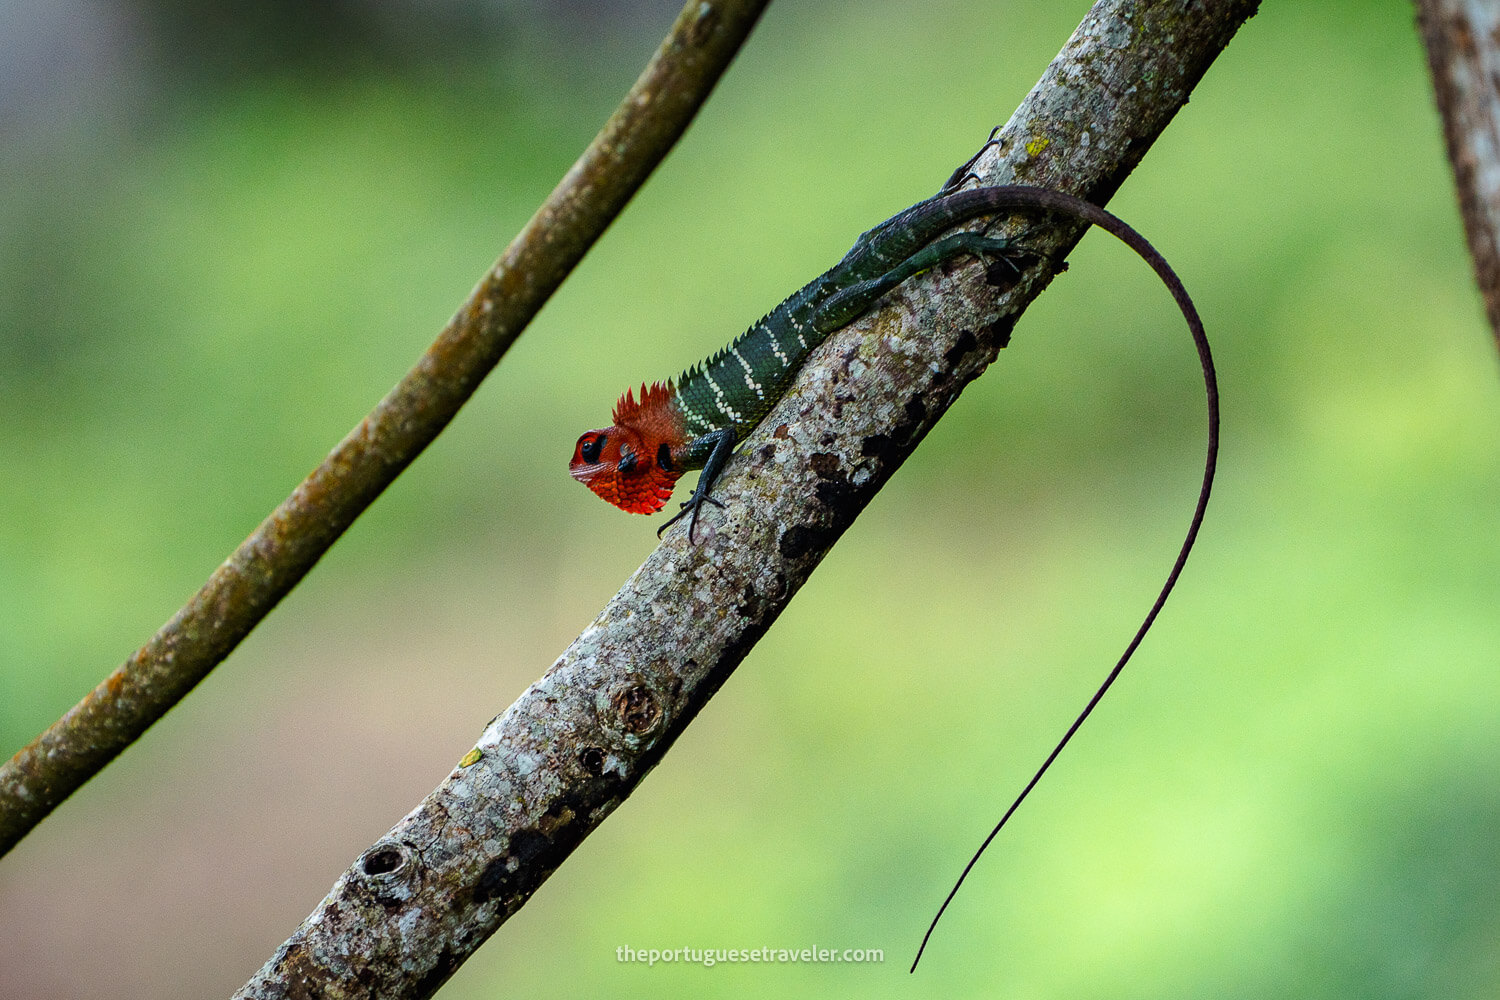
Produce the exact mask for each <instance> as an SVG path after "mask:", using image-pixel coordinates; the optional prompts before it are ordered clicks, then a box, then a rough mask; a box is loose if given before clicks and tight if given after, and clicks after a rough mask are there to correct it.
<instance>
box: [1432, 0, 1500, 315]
mask: <svg viewBox="0 0 1500 1000" xmlns="http://www.w3.org/2000/svg"><path fill="white" fill-rule="evenodd" d="M1417 24H1418V25H1419V27H1420V28H1421V31H1422V41H1423V44H1425V45H1426V47H1427V63H1428V66H1429V67H1430V68H1431V70H1432V85H1433V90H1434V92H1435V94H1436V95H1437V104H1438V110H1439V111H1441V112H1442V115H1443V136H1444V138H1445V139H1446V140H1447V144H1448V162H1449V163H1451V164H1452V166H1453V180H1454V184H1455V185H1456V187H1457V189H1458V205H1459V210H1460V212H1461V213H1462V215H1463V220H1464V232H1465V233H1466V234H1467V235H1468V240H1469V256H1471V257H1472V258H1473V259H1474V275H1475V278H1476V280H1477V281H1478V283H1479V292H1480V294H1481V295H1482V296H1483V297H1484V311H1485V314H1486V316H1488V317H1489V321H1490V329H1491V331H1492V332H1493V333H1494V334H1495V338H1496V343H1497V344H1500V86H1497V81H1500V7H1497V6H1496V5H1495V4H1492V3H1473V2H1465V0H1417Z"/></svg>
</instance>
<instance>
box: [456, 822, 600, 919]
mask: <svg viewBox="0 0 1500 1000" xmlns="http://www.w3.org/2000/svg"><path fill="white" fill-rule="evenodd" d="M580 834H581V831H580ZM572 840H573V838H571V837H570V838H569V841H568V843H562V842H559V841H558V840H554V839H553V838H551V837H548V836H547V835H545V834H543V833H539V832H537V831H536V830H517V831H516V832H515V833H513V834H511V835H510V850H508V851H506V852H505V853H504V854H502V855H500V856H499V857H497V858H495V859H494V860H493V861H491V862H490V863H489V864H487V865H485V866H484V871H483V872H481V873H480V874H479V881H478V882H476V883H475V885H474V902H475V903H476V904H480V905H483V904H484V903H488V902H489V901H490V900H492V899H498V900H500V901H501V902H502V904H503V905H504V906H505V907H506V908H507V909H510V908H511V907H512V906H513V905H518V904H519V903H520V902H521V901H523V900H525V899H526V898H527V897H528V896H530V895H531V894H532V893H533V892H535V891H536V888H537V886H539V885H541V884H542V882H543V881H545V880H546V878H547V876H548V875H551V874H552V872H553V870H554V869H556V868H557V866H558V865H560V864H562V863H563V859H564V858H566V857H567V856H568V849H569V848H570V847H571V846H572ZM512 868H514V869H515V870H514V871H512V870H511V869H512Z"/></svg>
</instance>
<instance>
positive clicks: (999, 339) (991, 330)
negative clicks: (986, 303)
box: [984, 316, 1016, 351]
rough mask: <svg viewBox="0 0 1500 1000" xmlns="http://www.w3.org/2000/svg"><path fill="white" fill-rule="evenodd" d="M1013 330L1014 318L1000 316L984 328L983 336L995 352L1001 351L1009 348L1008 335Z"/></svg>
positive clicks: (1014, 326) (1014, 325)
mask: <svg viewBox="0 0 1500 1000" xmlns="http://www.w3.org/2000/svg"><path fill="white" fill-rule="evenodd" d="M1015 328H1016V318H1015V317H1014V316H1001V317H1000V318H999V319H997V320H995V322H993V323H991V324H990V325H989V326H988V327H986V328H985V331H984V335H985V336H986V337H987V338H989V340H990V341H991V342H992V343H993V344H994V345H995V349H996V350H999V351H1003V350H1005V349H1006V348H1007V347H1009V346H1010V335H1011V332H1012V331H1013V330H1015Z"/></svg>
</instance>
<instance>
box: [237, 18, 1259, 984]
mask: <svg viewBox="0 0 1500 1000" xmlns="http://www.w3.org/2000/svg"><path fill="white" fill-rule="evenodd" d="M1256 6H1257V3H1256V0H1167V2H1160V3H1152V4H1141V3H1138V2H1137V0H1102V2H1100V3H1098V4H1097V5H1096V6H1095V7H1094V9H1093V11H1092V12H1090V14H1089V16H1088V17H1087V18H1086V19H1085V21H1084V22H1083V24H1082V25H1081V26H1080V27H1079V29H1078V31H1077V32H1076V33H1075V34H1074V36H1073V37H1072V39H1070V40H1069V42H1068V44H1067V46H1066V47H1065V48H1064V49H1063V51H1062V53H1061V54H1060V55H1059V56H1058V57H1057V59H1055V60H1054V61H1053V63H1052V65H1051V66H1049V67H1048V69H1047V72H1046V74H1045V75H1044V76H1043V78H1042V80H1041V82H1040V83H1039V84H1038V85H1037V87H1036V89H1034V90H1033V91H1032V93H1031V94H1030V95H1029V96H1028V97H1027V98H1026V100H1025V102H1024V103H1023V104H1022V105H1021V108H1020V109H1019V110H1018V111H1017V112H1016V114H1015V115H1014V116H1013V117H1012V118H1011V120H1010V122H1009V123H1008V124H1007V125H1006V126H1005V127H1004V128H1003V129H1002V130H1001V131H1000V132H999V134H998V135H997V137H996V140H995V142H994V144H993V145H992V146H991V147H989V148H988V149H987V150H986V152H985V155H984V156H982V157H981V158H979V160H978V161H977V162H976V163H975V164H974V165H973V170H974V172H975V173H976V175H977V176H978V178H979V179H980V181H981V182H982V183H985V184H998V183H1008V182H1017V181H1019V182H1022V183H1028V184H1036V185H1042V186H1051V187H1058V188H1062V189H1064V190H1067V191H1070V192H1072V193H1075V194H1080V195H1083V196H1085V197H1089V198H1091V199H1094V200H1097V201H1104V200H1107V198H1108V195H1109V194H1110V193H1111V192H1113V191H1114V190H1115V189H1116V188H1117V187H1118V186H1119V184H1120V183H1121V182H1122V181H1123V180H1124V178H1125V176H1126V175H1127V174H1128V173H1129V172H1130V170H1131V168H1132V167H1134V165H1135V164H1136V163H1137V162H1138V161H1139V160H1140V158H1141V156H1142V155H1143V154H1144V152H1145V150H1146V149H1147V148H1149V147H1150V145H1151V144H1152V143H1153V142H1154V141H1155V139H1156V138H1157V136H1158V135H1159V134H1160V133H1161V131H1162V130H1163V129H1164V128H1165V127H1166V125H1167V123H1168V122H1169V121H1170V120H1171V119H1172V116H1173V115H1174V114H1176V112H1177V110H1178V109H1179V108H1180V107H1182V105H1183V104H1185V103H1186V101H1187V98H1188V94H1189V93H1190V92H1191V90H1192V89H1193V87H1194V85H1195V84H1196V83H1197V82H1198V80H1199V79H1200V78H1201V77H1202V75H1203V73H1204V72H1206V71H1207V69H1208V66H1209V64H1210V63H1211V62H1212V61H1213V59H1214V58H1215V56H1217V55H1218V53H1219V52H1220V50H1221V49H1222V48H1223V47H1224V46H1225V45H1227V44H1228V42H1229V40H1230V38H1231V37H1232V36H1233V35H1234V33H1235V31H1236V30H1237V29H1238V27H1239V25H1240V24H1241V23H1242V22H1243V21H1244V20H1245V19H1246V18H1248V17H1249V16H1250V15H1251V14H1253V13H1254V11H1255V8H1256ZM1030 233H1031V235H1030V236H1029V237H1028V244H1029V248H1031V249H1035V250H1036V251H1038V252H1039V253H1041V254H1043V255H1044V256H1043V258H1042V261H1041V262H1040V263H1039V264H1038V265H1036V266H1035V267H1033V268H1032V269H1030V270H1029V271H1028V272H1026V273H1025V274H1024V275H1023V276H1022V278H1021V281H1020V283H1019V284H1017V285H1016V286H1015V287H1014V288H1012V289H1011V290H1010V291H1009V292H1007V293H1006V294H1005V295H1004V296H1001V297H997V295H996V291H995V289H994V288H992V287H991V286H989V285H988V284H987V281H986V270H987V269H986V268H985V267H983V266H982V265H980V264H978V263H974V262H969V263H965V264H964V265H963V266H958V267H952V268H944V269H942V271H943V273H929V275H928V276H926V277H925V278H923V279H918V280H914V281H912V282H909V283H908V284H907V285H905V286H902V288H900V289H898V291H897V292H896V293H894V294H893V295H892V296H891V297H890V299H889V300H888V301H889V305H888V306H887V307H886V308H885V309H883V310H882V311H880V312H879V313H877V314H871V315H869V316H866V317H865V318H863V319H861V320H859V321H858V322H856V323H855V324H854V325H852V326H850V327H848V328H846V329H844V330H842V331H840V332H839V333H836V334H835V335H834V336H833V337H832V338H830V339H829V341H828V342H827V343H826V344H825V345H824V346H823V347H822V348H821V349H820V350H819V351H818V352H816V353H815V354H814V356H813V358H812V359H811V360H810V361H809V362H808V364H807V365H806V366H805V367H804V369H803V371H802V372H801V374H800V375H799V376H798V380H797V382H796V384H795V385H794V387H793V388H792V390H791V391H790V392H789V393H788V394H787V396H786V397H785V398H784V399H782V400H781V402H780V403H779V404H778V405H777V406H776V408H775V409H774V410H772V411H771V414H770V415H769V416H768V417H767V418H766V419H765V420H764V421H763V422H762V423H761V425H760V427H759V428H758V429H757V430H756V431H755V432H754V433H753V434H751V436H750V437H749V438H747V439H746V441H745V442H744V444H743V445H742V447H741V455H740V457H739V458H738V459H737V460H735V461H734V462H732V463H731V465H730V467H729V469H728V470H727V471H726V473H725V475H724V476H723V477H722V478H721V479H720V480H719V481H718V484H717V485H716V487H715V490H714V492H715V495H716V496H717V497H719V498H720V499H722V500H724V501H725V503H726V507H727V509H726V510H725V511H724V512H720V511H717V510H713V511H710V512H709V513H708V514H706V515H705V517H704V519H703V520H702V521H700V523H699V526H698V531H697V540H698V544H697V545H691V544H689V543H688V541H687V531H686V529H685V528H682V527H679V528H677V529H674V531H673V532H672V533H671V534H669V535H668V537H667V540H666V542H665V543H663V544H662V545H661V546H660V547H659V548H658V549H657V550H656V551H655V552H653V553H652V554H651V556H650V557H649V558H647V560H646V562H645V563H644V564H643V565H642V566H641V567H640V569H638V570H637V571H636V573H635V574H634V575H633V576H632V577H631V578H630V579H629V580H628V581H626V583H625V586H624V587H623V588H622V589H621V590H620V592H619V593H618V594H616V595H615V597H614V598H613V599H612V600H611V601H610V602H609V604H608V605H607V606H606V607H605V609H604V611H603V612H602V613H601V614H600V615H599V617H598V618H597V619H595V621H594V622H593V623H592V624H591V625H590V626H589V627H588V628H587V629H585V630H584V632H583V634H582V635H580V636H579V637H578V639H577V640H576V641H575V642H574V643H573V644H572V645H571V646H570V647H569V648H568V650H567V651H566V652H565V653H564V654H563V655H562V656H561V657H560V658H559V659H558V660H557V662H555V663H554V664H553V665H552V666H551V668H549V669H548V670H547V672H546V673H545V674H544V675H543V676H542V678H541V679H540V680H539V681H537V682H536V683H535V684H533V685H532V686H531V687H530V688H528V689H527V691H526V692H525V693H523V694H522V695H521V697H520V698H519V699H518V700H517V701H516V702H515V704H513V705H512V706H511V707H510V708H509V709H508V710H507V711H506V712H505V714H504V715H502V716H500V717H499V718H497V719H495V720H493V721H492V722H491V723H490V724H489V726H488V727H486V729H485V731H484V733H483V734H482V735H481V736H480V738H479V741H478V743H477V744H476V746H475V747H474V749H473V750H472V751H470V753H469V754H468V755H466V756H465V757H464V759H463V761H461V762H460V763H459V765H458V767H457V768H455V769H454V771H453V772H452V773H451V774H449V775H448V777H447V778H446V779H445V780H444V781H443V783H442V784H441V785H439V786H438V787H437V788H436V789H435V790H434V791H433V792H432V793H431V794H430V795H428V796H427V798H426V799H424V800H423V801H422V802H421V803H420V804H419V805H418V806H417V807H416V808H415V809H414V810H412V812H411V813H409V814H408V815H407V816H406V817H405V818H404V819H402V820H401V821H400V822H399V823H398V824H397V825H396V827H395V828H394V829H392V830H391V831H390V832H389V833H388V834H386V835H385V836H384V837H382V838H381V839H380V840H379V841H377V842H376V843H375V844H374V845H373V846H372V847H370V848H369V849H368V850H367V851H365V853H364V854H362V855H361V856H360V857H359V858H358V859H357V860H356V861H355V862H354V864H353V866H352V867H351V868H350V869H349V870H348V871H346V872H345V873H344V874H343V875H342V876H341V877H340V878H339V880H338V882H337V883H336V884H335V885H334V887H333V889H332V890H331V891H330V892H329V894H328V895H327V896H326V897H325V898H324V899H323V901H322V902H321V903H320V904H319V905H318V908H317V909H316V910H315V911H314V912H313V913H312V914H311V915H310V916H309V917H308V918H307V919H306V920H305V921H303V923H302V926H301V927H299V928H298V929H297V931H296V932H295V933H294V934H293V935H292V937H291V938H290V939H288V940H287V941H286V942H285V943H284V944H283V945H282V946H281V947H280V948H279V949H278V950H277V952H276V954H275V955H273V956H272V957H271V959H270V961H268V962H267V963H266V965H265V967H264V968H262V969H261V970H260V972H259V973H257V974H256V976H255V977H254V978H253V979H251V981H250V982H249V983H247V984H246V985H245V987H244V988H243V989H242V990H241V991H240V992H239V993H238V994H236V996H238V997H244V998H252V997H253V998H273V997H274V998H285V997H304V996H318V997H326V998H329V1000H337V998H345V997H356V996H358V997H365V996H381V997H384V998H387V1000H409V998H420V997H428V996H431V995H432V994H433V993H434V992H435V991H436V990H437V989H438V987H439V986H441V985H442V983H443V982H444V981H445V980H447V978H448V977H449V976H451V975H452V974H453V972H454V970H456V969H457V968H458V967H459V965H461V964H462V963H463V962H464V960H465V959H466V958H468V956H469V955H470V954H471V953H472V952H473V951H474V950H475V949H476V948H478V947H479V945H480V944H482V943H483V942H484V941H485V939H486V938H488V937H489V936H490V935H491V934H492V933H494V931H495V930H496V929H497V928H498V927H499V926H500V925H501V924H502V923H503V922H504V921H505V920H506V919H507V918H508V917H509V916H510V915H511V914H513V913H515V912H516V910H518V909H519V908H520V907H521V906H522V905H523V904H524V903H525V902H526V900H527V899H528V898H530V896H531V894H532V893H533V892H535V891H536V889H537V887H538V886H539V885H541V883H542V882H543V881H544V880H545V879H546V878H547V876H548V875H550V874H551V873H552V872H553V871H554V870H555V869H556V868H557V867H558V866H559V865H560V864H562V862H563V861H564V860H565V859H566V858H567V856H568V854H569V853H570V852H571V851H572V850H573V849H574V848H575V847H576V846H577V845H578V844H579V843H580V842H581V841H582V840H583V838H584V837H585V836H587V835H588V833H589V832H590V831H592V830H593V829H594V828H595V827H596V826H597V825H598V824H599V823H600V822H601V821H602V820H603V819H604V817H606V816H607V815H609V813H610V812H611V811H612V810H613V809H614V808H615V807H616V806H618V805H619V804H620V803H621V802H622V801H624V799H625V797H626V796H628V795H629V794H630V793H631V791H632V790H633V789H634V788H635V786H636V785H637V784H638V783H639V782H640V780H641V778H642V777H643V776H644V775H645V774H647V773H648V772H649V771H650V770H651V768H652V767H653V766H655V764H656V763H657V761H659V760H660V759H661V758H662V756H663V754H665V753H666V751H667V749H668V748H669V747H670V746H671V744H672V742H673V741H674V740H675V739H676V737H677V735H678V734H679V733H681V732H682V730H683V728H684V727H685V726H686V725H687V724H688V723H689V722H690V721H691V720H692V718H693V717H694V715H695V714H696V713H697V712H698V711H699V710H700V709H701V708H702V707H703V705H704V704H705V703H706V702H707V701H708V699H709V698H710V697H711V696H712V695H713V693H714V692H715V691H717V690H718V688H719V687H720V685H722V684H723V683H724V681H725V679H726V678H727V677H728V676H729V674H730V673H731V672H732V671H733V670H734V668H735V667H736V666H737V665H738V664H739V662H740V661H741V660H742V659H743V658H744V657H745V655H746V654H747V653H748V652H749V651H750V649H751V648H752V647H753V646H754V645H755V643H756V642H757V641H758V640H759V638H760V637H761V635H763V634H764V633H765V631H766V630H767V629H768V628H769V627H770V626H771V624H772V622H774V621H775V620H776V617H777V615H779V614H780V613H781V611H782V609H783V608H785V607H786V605H787V602H788V601H789V600H790V599H791V597H792V595H793V594H795V593H796V591H797V589H798V588H799V587H801V585H802V584H803V582H805V581H806V580H807V578H808V575H809V574H810V573H811V572H812V570H813V569H814V567H816V565H817V564H818V562H819V561H820V560H821V559H822V557H823V555H824V554H825V553H826V552H827V550H828V549H829V547H830V546H832V545H833V543H834V542H835V541H836V540H837V539H838V538H839V536H840V535H841V534H842V533H843V531H844V530H845V529H846V528H847V527H848V526H849V525H850V524H851V523H852V522H853V520H854V518H855V517H856V516H857V515H858V514H859V512H860V511H861V510H862V509H863V508H864V506H865V505H866V504H867V503H869V501H870V500H871V498H873V497H874V495H875V493H876V492H877V491H878V490H879V489H880V487H881V486H882V485H884V483H885V482H886V480H888V479H889V478H890V476H891V474H892V473H894V472H895V470H896V469H897V467H899V466H900V464H901V463H902V461H903V460H904V459H905V458H906V456H907V455H909V454H910V453H911V451H912V450H913V448H915V447H916V445H917V443H918V442H919V441H920V440H921V439H922V437H923V436H924V435H925V434H926V433H927V431H928V430H930V429H931V427H932V426H933V424H934V423H935V422H936V421H937V419H938V418H939V417H940V416H942V414H943V412H944V411H945V410H946V409H947V408H948V407H949V405H951V404H952V403H953V401H954V400H955V399H957V397H958V395H959V393H960V392H961V391H962V389H963V387H964V385H966V384H967V383H968V382H969V381H971V380H972V379H974V378H975V377H976V376H978V375H979V374H980V373H981V372H982V371H983V370H984V368H985V367H986V366H987V365H988V364H989V363H990V362H991V361H993V360H994V359H995V357H996V355H997V353H998V352H999V350H1000V348H1002V347H1004V346H1005V344H1006V342H1007V340H1008V339H1009V337H1010V331H1011V327H1012V326H1013V324H1014V322H1015V319H1016V317H1017V316H1018V315H1019V313H1020V312H1021V310H1022V309H1023V308H1024V307H1025V305H1026V304H1027V303H1028V302H1030V301H1031V299H1033V298H1034V297H1035V296H1036V295H1037V294H1038V293H1040V291H1041V290H1042V288H1043V287H1045V285H1046V284H1047V282H1048V281H1049V280H1050V278H1051V276H1052V274H1053V273H1054V271H1055V269H1056V267H1057V263H1056V262H1057V261H1059V260H1060V259H1061V257H1062V255H1063V254H1064V253H1066V252H1067V250H1068V249H1069V248H1070V247H1071V246H1072V245H1073V243H1074V242H1076V240H1077V238H1078V233H1079V231H1078V230H1077V229H1076V228H1071V229H1065V228H1062V227H1058V228H1051V227H1049V228H1048V229H1046V230H1042V229H1041V228H1040V227H1037V228H1034V229H1032V230H1031V231H1030Z"/></svg>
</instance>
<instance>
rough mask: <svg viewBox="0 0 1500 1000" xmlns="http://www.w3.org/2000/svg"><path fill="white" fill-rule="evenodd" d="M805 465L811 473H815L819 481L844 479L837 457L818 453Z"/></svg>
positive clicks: (822, 452) (821, 452)
mask: <svg viewBox="0 0 1500 1000" xmlns="http://www.w3.org/2000/svg"><path fill="white" fill-rule="evenodd" d="M807 465H808V467H809V468H810V469H812V470H813V472H815V473H817V475H818V478H820V479H843V478H844V470H843V467H842V466H841V465H840V464H839V459H838V456H837V455H830V454H829V453H827V452H824V451H820V452H817V453H815V454H813V455H812V456H810V457H809V458H808V460H807Z"/></svg>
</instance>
